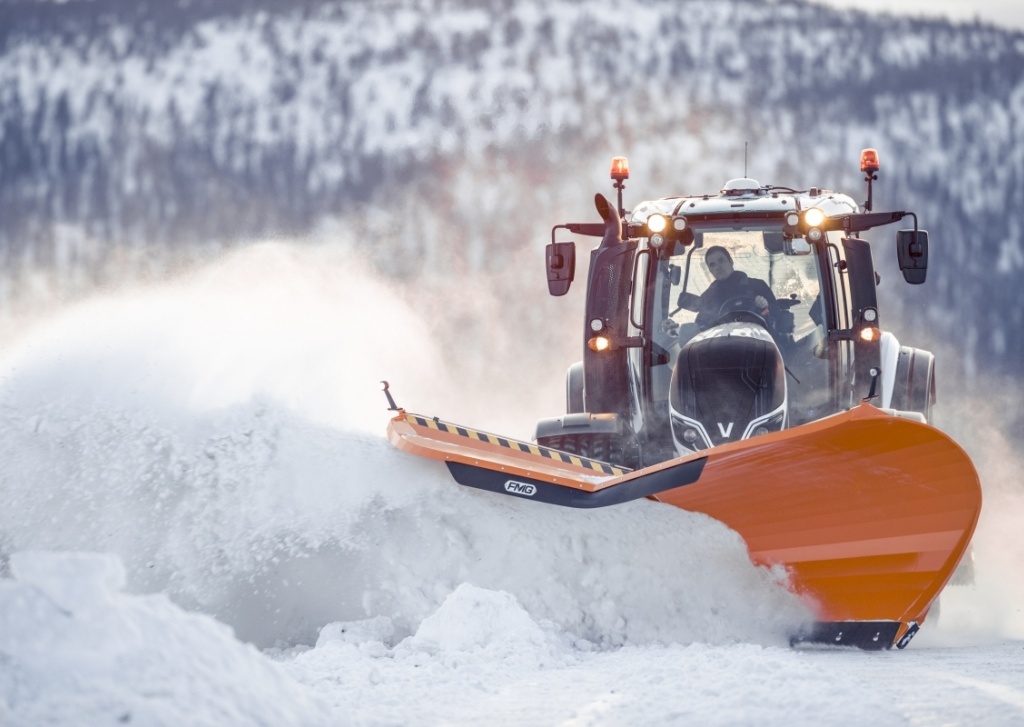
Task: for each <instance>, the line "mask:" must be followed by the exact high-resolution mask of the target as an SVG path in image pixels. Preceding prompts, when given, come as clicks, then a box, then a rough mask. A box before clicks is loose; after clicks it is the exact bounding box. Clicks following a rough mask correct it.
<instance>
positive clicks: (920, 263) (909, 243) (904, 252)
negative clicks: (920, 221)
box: [896, 230, 928, 285]
mask: <svg viewBox="0 0 1024 727" xmlns="http://www.w3.org/2000/svg"><path fill="white" fill-rule="evenodd" d="M896 257H897V259H898V260H899V263H900V270H902V271H903V279H904V280H906V281H907V282H908V283H910V284H911V285H920V284H921V283H923V282H924V279H925V275H927V273H928V231H927V230H899V231H897V232H896Z"/></svg>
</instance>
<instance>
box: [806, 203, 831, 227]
mask: <svg viewBox="0 0 1024 727" xmlns="http://www.w3.org/2000/svg"><path fill="white" fill-rule="evenodd" d="M825 217H826V215H825V213H824V212H823V211H822V210H820V209H818V208H817V207H811V208H810V209H809V210H807V211H806V212H804V224H805V225H806V226H807V227H821V224H822V223H823V222H824V221H825Z"/></svg>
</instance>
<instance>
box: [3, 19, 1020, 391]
mask: <svg viewBox="0 0 1024 727" xmlns="http://www.w3.org/2000/svg"><path fill="white" fill-rule="evenodd" d="M1022 119H1024V36H1021V35H1020V34H1013V33H1010V32H1006V31H1001V30H997V29H994V28H989V27H984V26H977V25H959V26H957V25H950V24H946V23H939V22H924V21H916V20H907V19H901V18H892V17H885V16H882V17H876V16H867V15H864V14H859V13H851V12H846V13H842V12H838V11H834V10H831V9H826V8H822V7H818V6H812V5H806V4H803V3H800V2H795V1H780V2H759V1H755V0H725V1H723V0H689V1H687V2H682V3H680V2H674V1H669V0H660V1H657V2H639V1H637V0H630V1H628V2H623V3H615V4H608V3H605V2H600V1H599V0H586V1H584V2H576V1H570V0H555V1H554V2H544V3H541V2H535V1H527V0H524V1H521V2H516V3H512V4H508V3H501V2H446V3H426V2H391V3H371V2H344V3H328V2H305V3H301V4H292V3H283V2H270V1H269V0H267V1H264V2H260V3H237V2H229V1H227V0H224V1H217V0H207V1H206V2H200V3H179V4H169V3H165V2H155V1H153V2H137V1H136V0H132V1H131V2H128V1H127V0H96V1H95V2H90V3H67V4H48V3H46V4H40V3H21V2H14V3H10V2H8V3H0V253H2V259H3V260H4V261H6V262H5V269H6V270H7V271H8V272H7V275H8V276H11V275H12V271H13V273H14V274H13V277H9V278H8V279H6V280H4V281H3V282H2V283H0V298H2V299H3V300H5V301H7V304H8V305H12V306H17V305H19V304H20V301H23V300H24V299H25V298H26V297H27V296H29V295H31V290H34V289H35V288H33V287H32V285H35V286H36V288H37V287H38V285H37V284H36V283H31V284H30V283H29V282H26V280H27V279H28V278H30V277H31V275H30V273H34V272H38V271H39V270H40V269H43V270H46V271H51V270H56V271H57V272H56V278H55V280H56V282H52V281H51V283H49V285H51V287H56V288H57V289H58V293H57V294H58V296H64V297H67V296H68V295H73V294H74V293H75V291H81V290H86V289H89V288H90V287H91V286H95V285H98V284H99V285H102V284H104V283H105V282H107V281H109V280H110V279H111V278H118V277H124V276H126V275H129V276H131V275H147V276H149V275H157V276H162V275H165V274H166V273H167V272H168V271H169V270H173V269H175V266H176V265H177V264H179V263H180V261H181V260H182V259H183V258H184V259H194V258H195V257H196V256H199V255H202V254H205V252H206V251H208V250H210V249H216V248H218V247H220V246H222V245H231V244H236V243H238V242H240V241H245V240H251V239H253V238H263V237H266V236H271V235H281V234H288V235H298V236H300V237H305V238H307V239H320V240H323V239H331V240H338V239H340V240H342V241H343V242H344V243H345V244H347V245H350V246H352V247H356V248H359V249H361V250H363V251H364V253H365V254H366V255H369V256H371V257H372V258H373V259H375V260H376V262H377V264H378V266H379V268H380V269H383V270H385V271H388V272H390V273H392V274H394V275H396V276H400V277H402V278H404V279H409V278H411V277H415V276H421V275H423V274H424V273H426V274H428V275H430V276H432V277H433V278H435V279H438V278H440V279H447V278H449V277H450V276H452V275H459V276H461V275H464V274H465V273H466V272H474V271H475V272H480V273H484V274H491V275H496V274H498V273H500V274H501V275H500V277H502V278H504V279H505V282H504V283H503V284H504V285H505V286H507V288H508V289H509V290H513V289H515V288H516V287H517V286H518V285H519V283H520V281H521V280H522V279H523V278H524V277H526V276H528V275H529V276H533V275H535V273H534V272H533V271H532V269H531V270H527V269H524V267H523V265H520V264H518V262H519V261H520V260H533V261H534V262H532V263H530V264H531V265H536V264H538V263H536V262H535V261H536V260H539V252H538V250H539V245H540V243H541V242H543V241H544V240H545V239H546V237H547V231H548V229H549V228H550V226H551V225H552V224H555V223H557V222H564V221H567V220H569V219H588V218H590V217H592V215H593V213H592V211H591V210H590V208H589V201H588V200H589V199H590V198H591V195H592V193H593V192H594V191H596V190H597V189H604V188H606V184H607V182H606V165H607V161H608V158H610V156H612V155H613V154H627V155H628V156H629V157H630V159H631V162H632V168H633V172H634V173H633V180H632V182H631V183H630V186H629V189H628V190H627V202H628V203H635V202H637V201H639V200H640V199H642V198H646V197H650V196H660V195H662V194H666V193H676V192H705V191H714V190H717V189H718V188H719V187H720V186H721V184H722V182H723V181H724V180H725V179H727V178H729V177H734V176H740V174H741V172H742V171H743V144H744V142H749V143H750V149H751V152H750V163H749V171H750V174H751V175H752V176H754V177H756V178H759V179H760V180H761V181H762V182H765V183H774V184H783V185H791V186H796V187H802V188H806V187H809V186H824V187H828V188H837V189H843V190H845V191H849V192H851V193H854V194H855V195H860V194H862V182H861V180H860V175H859V173H857V171H856V160H857V155H858V152H859V150H860V149H861V148H862V147H865V146H874V147H877V148H878V149H879V150H880V152H881V157H882V164H883V169H882V174H881V181H880V182H879V185H878V187H877V190H876V205H878V206H882V207H888V208H897V209H912V210H914V211H916V212H917V213H918V214H919V216H920V219H921V221H922V225H923V226H924V227H926V228H928V229H929V230H931V232H932V234H933V240H934V255H933V265H932V271H931V278H930V283H929V284H928V285H927V286H924V288H923V289H921V290H909V289H907V288H906V287H905V286H889V287H888V288H885V286H884V285H883V294H884V295H888V296H891V298H892V300H893V301H894V304H895V305H893V307H892V313H890V314H889V315H890V319H889V320H890V321H891V323H892V324H895V325H899V326H904V327H905V329H906V330H922V329H923V330H924V331H925V334H924V335H925V336H926V337H928V339H929V340H926V341H922V342H919V345H921V344H924V345H933V346H941V345H943V343H944V342H949V341H953V340H955V341H956V345H954V346H950V351H949V353H950V355H949V356H947V358H946V361H947V363H946V364H945V368H944V371H943V373H942V375H943V376H950V377H956V378H959V376H960V375H961V374H963V375H965V376H967V380H968V381H969V382H974V384H973V385H976V386H980V384H979V383H978V381H979V377H980V376H981V375H983V374H987V373H998V374H1004V375H1010V374H1014V373H1015V371H1016V369H1017V363H1018V362H1019V361H1020V360H1022V358H1024V339H1022V338H1021V337H1020V336H1015V335H1011V334H1009V333H1007V332H1004V330H1003V329H1004V327H1005V328H1006V329H1008V330H1019V329H1020V328H1021V327H1022V326H1024V299H1022V298H1021V292H1020V287H1019V286H1018V285H1016V284H1015V281H1016V280H1017V278H1018V277H1019V275H1020V273H1021V271H1022V270H1024V225H1022V221H1021V216H1020V214H1019V212H1018V211H1017V209H1016V208H1017V206H1018V205H1017V201H1018V200H1019V199H1020V198H1021V197H1022V195H1024V152H1022V149H1024V147H1022V146H1021V145H1020V143H1019V140H1020V139H1021V138H1022V132H1024V129H1022V127H1021V124H1022V123H1024V122H1022ZM892 237H893V234H892V232H891V231H882V232H876V233H875V237H874V239H875V240H877V241H878V244H879V246H886V247H887V246H888V245H889V244H891V240H892ZM140 251H144V253H143V252H140ZM527 252H529V255H526V253H527ZM879 257H880V258H882V259H883V262H884V263H885V265H887V266H888V267H887V268H883V276H885V278H886V280H890V279H893V278H894V277H895V276H896V275H897V273H896V272H895V270H894V268H895V266H894V264H893V259H892V258H894V255H893V254H891V253H889V251H887V250H886V251H883V253H882V254H880V255H879ZM513 262H515V263H516V264H512V263H513ZM19 271H20V272H19ZM84 271H87V272H84ZM510 271H512V272H510ZM509 278H511V280H509ZM897 307H898V308H900V309H901V312H900V313H899V315H898V317H897V315H896V312H895V311H896V309H897ZM899 332H900V331H899V330H897V333H899Z"/></svg>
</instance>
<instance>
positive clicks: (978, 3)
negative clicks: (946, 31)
mask: <svg viewBox="0 0 1024 727" xmlns="http://www.w3.org/2000/svg"><path fill="white" fill-rule="evenodd" d="M815 2H819V3H821V4H823V5H832V6H834V7H843V8H856V9H860V10H866V11H869V12H881V11H886V12H890V13H898V14H901V15H927V16H933V17H934V16H943V17H946V18H949V19H951V20H957V21H971V20H974V19H975V17H977V18H979V19H981V20H982V21H984V22H990V23H994V24H996V25H1001V26H1004V27H1007V28H1013V29H1015V30H1024V0H973V2H964V0H815Z"/></svg>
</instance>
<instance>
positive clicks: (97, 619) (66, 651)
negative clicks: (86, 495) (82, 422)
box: [0, 552, 330, 727]
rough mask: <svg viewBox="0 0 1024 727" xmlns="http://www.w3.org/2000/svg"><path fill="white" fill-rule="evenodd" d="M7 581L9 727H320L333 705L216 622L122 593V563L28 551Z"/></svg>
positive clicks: (4, 689) (0, 716) (0, 636)
mask: <svg viewBox="0 0 1024 727" xmlns="http://www.w3.org/2000/svg"><path fill="white" fill-rule="evenodd" d="M10 568H11V571H12V572H13V574H14V579H4V580H2V581H0V623H3V628H2V629H0V655H2V657H0V667H2V668H0V723H3V724H5V725H11V727H16V726H18V725H25V726H26V727H27V726H28V725H43V724H60V725H64V724H66V725H72V724H80V725H104V724H111V725H113V724H144V725H182V724H190V725H227V724H231V725H240V724H251V725H316V724H324V725H326V724H329V723H330V722H329V720H328V719H327V715H328V711H327V709H326V707H325V705H324V704H323V703H322V701H320V700H319V699H318V698H317V697H316V696H315V695H314V694H313V693H312V692H310V691H309V690H308V689H306V688H305V687H303V686H302V685H299V684H297V683H296V682H295V681H294V680H293V679H292V678H291V677H289V676H288V675H287V674H286V673H285V672H284V670H283V669H282V668H280V667H279V666H278V665H277V664H274V663H273V662H271V661H269V660H268V659H266V658H265V657H264V656H263V655H261V654H260V653H259V652H258V651H257V650H256V649H255V648H253V647H252V646H249V645H246V644H241V643H239V642H238V641H236V640H235V638H234V637H233V635H232V633H231V630H230V629H229V628H227V627H226V626H224V625H223V624H220V623H218V622H217V621H215V620H214V619H212V618H210V617H209V616H205V615H201V614H190V613H186V612H184V611H182V610H181V609H180V608H178V607H177V606H175V605H174V604H173V603H171V602H170V601H169V600H168V599H167V598H166V597H165V596H163V595H150V596H132V595H127V594H123V593H120V592H119V591H120V589H121V587H122V586H123V584H124V577H125V574H124V569H123V567H122V565H121V563H120V562H119V561H118V559H117V558H116V557H113V556H104V555H95V554H85V553H74V554H69V553H47V552H21V553H15V554H14V555H13V556H11V559H10Z"/></svg>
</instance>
